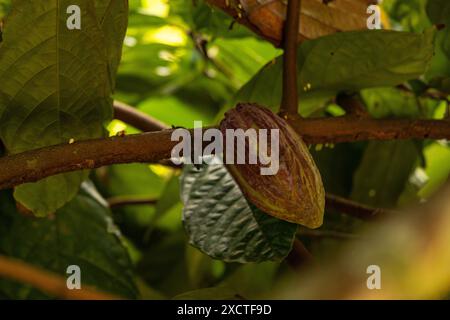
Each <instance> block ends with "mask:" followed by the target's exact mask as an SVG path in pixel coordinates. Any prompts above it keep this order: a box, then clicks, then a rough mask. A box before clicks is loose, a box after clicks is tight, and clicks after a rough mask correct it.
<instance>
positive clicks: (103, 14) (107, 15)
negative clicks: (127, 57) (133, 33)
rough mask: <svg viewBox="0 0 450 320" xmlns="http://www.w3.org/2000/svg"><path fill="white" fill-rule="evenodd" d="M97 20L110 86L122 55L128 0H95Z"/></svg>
mask: <svg viewBox="0 0 450 320" xmlns="http://www.w3.org/2000/svg"><path fill="white" fill-rule="evenodd" d="M95 6H96V9H97V20H98V22H99V24H100V27H101V29H102V31H103V35H104V37H105V40H106V41H105V44H106V46H107V50H108V51H107V55H108V61H109V69H110V73H109V74H110V79H111V84H112V88H113V89H114V86H115V78H116V73H117V69H118V67H119V63H120V58H121V57H122V45H123V39H124V37H125V33H126V31H127V25H128V0H95Z"/></svg>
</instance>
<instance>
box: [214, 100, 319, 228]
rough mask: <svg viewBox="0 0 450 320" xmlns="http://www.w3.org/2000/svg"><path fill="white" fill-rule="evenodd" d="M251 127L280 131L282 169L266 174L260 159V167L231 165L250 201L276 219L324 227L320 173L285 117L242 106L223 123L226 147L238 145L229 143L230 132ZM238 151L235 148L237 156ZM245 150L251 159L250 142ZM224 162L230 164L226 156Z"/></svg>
mask: <svg viewBox="0 0 450 320" xmlns="http://www.w3.org/2000/svg"><path fill="white" fill-rule="evenodd" d="M250 128H253V129H256V130H258V129H268V130H269V132H270V129H279V170H278V172H277V173H276V174H275V175H262V174H261V168H262V167H264V165H262V164H261V163H260V161H259V160H258V163H257V164H248V161H247V162H246V164H236V162H234V164H227V168H228V170H229V172H230V173H231V175H232V176H233V178H234V179H235V180H236V182H237V183H238V184H239V186H240V187H241V190H242V192H243V193H244V195H245V196H246V198H247V199H248V200H249V201H250V202H252V203H253V204H254V205H256V206H257V207H258V208H259V209H261V210H262V211H264V212H266V213H267V214H269V215H271V216H274V217H276V218H279V219H282V220H285V221H289V222H292V223H297V224H301V225H303V226H306V227H308V228H318V227H320V226H321V225H322V223H323V214H324V208H325V191H324V187H323V183H322V179H321V176H320V172H319V170H318V169H317V167H316V165H315V163H314V160H313V158H312V156H311V154H310V153H309V150H308V147H307V146H306V144H305V143H304V142H303V140H302V139H301V137H300V136H299V135H298V134H297V133H296V132H295V131H294V130H293V129H292V128H291V127H290V126H289V124H288V123H287V122H286V121H285V120H284V119H283V118H281V117H279V116H278V115H276V114H274V113H273V112H271V111H270V110H268V109H266V108H264V107H261V106H259V105H256V104H247V103H246V104H238V105H237V106H236V108H234V109H232V110H230V111H228V112H227V113H226V114H225V118H224V119H223V120H222V122H221V124H220V130H221V131H222V134H223V136H224V139H225V145H226V146H230V145H232V143H234V141H227V137H226V130H227V129H243V130H244V131H246V130H247V129H250ZM268 137H269V138H268V142H267V149H268V150H270V148H271V139H270V135H268ZM259 147H260V142H259V141H258V146H257V148H259ZM251 148H255V146H251ZM237 149H238V148H237V146H236V145H234V150H235V154H236V152H237ZM245 150H246V151H245V152H246V160H248V154H249V143H248V140H247V143H246V146H245ZM254 150H255V149H254ZM224 160H225V162H227V163H230V161H228V160H229V159H226V155H224ZM266 167H267V166H266Z"/></svg>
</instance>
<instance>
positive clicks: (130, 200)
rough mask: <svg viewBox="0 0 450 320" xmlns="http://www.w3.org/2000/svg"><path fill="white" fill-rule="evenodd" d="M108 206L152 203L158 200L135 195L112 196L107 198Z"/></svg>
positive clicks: (116, 206)
mask: <svg viewBox="0 0 450 320" xmlns="http://www.w3.org/2000/svg"><path fill="white" fill-rule="evenodd" d="M107 202H108V204H109V207H110V208H119V207H124V206H137V205H154V204H156V203H157V202H158V200H157V199H154V198H137V197H113V198H109V199H108V200H107Z"/></svg>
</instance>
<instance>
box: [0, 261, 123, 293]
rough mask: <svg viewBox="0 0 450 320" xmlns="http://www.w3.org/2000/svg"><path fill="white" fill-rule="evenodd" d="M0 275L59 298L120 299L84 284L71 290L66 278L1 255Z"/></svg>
mask: <svg viewBox="0 0 450 320" xmlns="http://www.w3.org/2000/svg"><path fill="white" fill-rule="evenodd" d="M0 277H4V278H7V279H11V280H16V281H19V282H21V283H25V284H29V285H31V286H33V287H35V288H37V289H39V290H41V291H43V292H45V293H47V294H50V295H52V296H55V297H57V298H63V299H74V300H119V299H120V298H119V297H116V296H113V295H110V294H106V293H103V292H99V291H97V290H94V289H93V288H89V287H87V286H84V285H83V286H82V288H81V289H80V290H69V289H68V288H67V284H66V279H65V278H63V277H61V276H59V275H57V274H53V273H51V272H48V271H45V270H42V269H40V268H37V267H34V266H31V265H28V264H26V263H24V262H22V261H20V260H16V259H13V258H9V257H5V256H0Z"/></svg>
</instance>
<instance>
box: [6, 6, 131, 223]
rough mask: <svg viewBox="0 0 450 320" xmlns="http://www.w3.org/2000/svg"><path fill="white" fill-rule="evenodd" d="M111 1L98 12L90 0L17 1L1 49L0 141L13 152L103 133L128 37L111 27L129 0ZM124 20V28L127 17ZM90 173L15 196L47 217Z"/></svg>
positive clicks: (33, 186) (21, 190) (30, 186)
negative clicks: (70, 21)
mask: <svg viewBox="0 0 450 320" xmlns="http://www.w3.org/2000/svg"><path fill="white" fill-rule="evenodd" d="M104 3H105V2H102V4H101V5H100V6H99V7H98V11H97V10H96V8H95V6H94V3H93V2H92V1H90V0H76V1H72V0H46V1H29V0H15V1H13V3H12V10H11V13H10V15H9V17H8V19H7V21H8V23H7V24H6V27H5V31H4V34H3V42H2V44H1V47H0V82H1V83H2V86H1V88H0V124H1V129H0V139H1V140H2V141H3V143H4V144H5V147H6V149H7V152H8V153H9V154H16V153H21V152H24V151H27V150H31V149H36V148H40V147H44V146H48V145H54V144H59V143H69V141H71V140H83V139H89V138H94V137H100V136H102V135H103V134H104V129H103V124H104V122H105V121H107V120H108V119H110V118H111V115H112V105H111V103H112V100H111V94H112V89H113V86H112V82H111V81H110V78H111V77H112V73H111V70H112V69H114V68H115V67H116V66H117V64H118V61H119V57H120V55H118V50H119V44H118V42H119V41H122V34H121V33H119V32H117V34H115V35H114V38H113V36H112V33H111V32H107V31H106V30H105V28H106V23H107V24H108V25H109V24H110V23H111V18H110V17H111V16H112V15H114V14H115V11H116V10H117V9H115V8H116V7H118V3H122V5H123V4H124V1H114V5H111V6H110V7H109V8H110V9H108V10H101V8H102V7H103V5H104ZM112 3H113V2H111V4H112ZM70 5H79V6H80V8H81V30H69V29H68V28H67V26H66V19H67V18H68V17H69V15H68V14H67V13H66V10H67V8H68V7H69V6H70ZM113 10H114V11H113ZM100 11H102V12H103V11H104V15H103V16H102V17H101V18H100V23H99V19H98V17H97V13H98V12H100ZM120 12H121V11H120ZM120 17H122V18H120ZM114 18H115V19H116V17H115V16H114ZM118 19H120V21H122V22H120V23H119V22H117V21H116V24H115V25H117V28H119V26H120V28H121V29H123V24H126V20H124V22H123V19H126V17H123V15H120V16H119V18H118ZM105 35H106V36H105ZM113 40H114V44H112V43H111V42H112V41H113ZM110 43H111V45H109V44H110ZM113 48H114V50H113ZM108 56H109V58H108ZM108 69H109V70H108ZM32 167H33V163H32V162H30V169H32ZM85 177H86V173H71V174H64V175H57V176H54V177H51V178H48V179H45V180H43V181H40V182H38V183H34V184H26V185H23V186H20V187H18V188H17V189H16V191H15V198H16V199H17V200H18V201H19V202H21V203H22V204H23V205H24V206H25V207H27V208H28V209H31V210H32V211H34V212H35V213H36V214H37V215H41V216H42V215H46V214H48V213H51V212H55V210H57V209H58V208H60V207H62V206H63V205H64V204H65V203H67V202H68V201H70V199H72V198H73V197H74V196H75V195H76V193H77V190H78V187H79V185H80V183H81V181H82V180H83V179H84V178H85Z"/></svg>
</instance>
